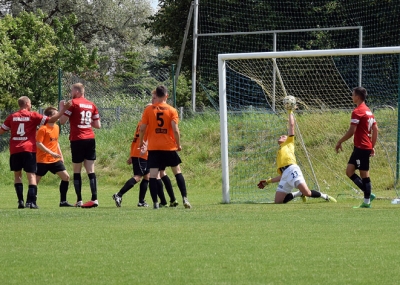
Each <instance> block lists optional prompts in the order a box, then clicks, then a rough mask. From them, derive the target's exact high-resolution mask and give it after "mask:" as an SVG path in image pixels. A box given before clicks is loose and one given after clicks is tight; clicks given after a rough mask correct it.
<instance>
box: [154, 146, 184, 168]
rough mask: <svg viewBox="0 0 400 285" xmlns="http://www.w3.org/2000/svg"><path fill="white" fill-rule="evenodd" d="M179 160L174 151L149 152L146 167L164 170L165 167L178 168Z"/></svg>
mask: <svg viewBox="0 0 400 285" xmlns="http://www.w3.org/2000/svg"><path fill="white" fill-rule="evenodd" d="M181 162H182V161H181V158H180V157H179V155H178V153H177V152H176V151H175V150H172V151H171V150H149V156H148V158H147V167H148V168H149V169H150V168H158V169H163V170H164V169H165V168H166V167H167V166H172V167H174V166H178V165H179V164H180V163H181Z"/></svg>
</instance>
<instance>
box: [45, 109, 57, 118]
mask: <svg viewBox="0 0 400 285" xmlns="http://www.w3.org/2000/svg"><path fill="white" fill-rule="evenodd" d="M56 112H57V109H56V108H54V107H47V108H46V109H45V110H44V112H43V114H45V115H46V116H47V117H51V116H53V115H54V114H55V113H56Z"/></svg>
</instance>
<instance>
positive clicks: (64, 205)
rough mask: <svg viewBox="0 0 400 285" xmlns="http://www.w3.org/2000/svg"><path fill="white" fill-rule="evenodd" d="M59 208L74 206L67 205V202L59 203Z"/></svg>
mask: <svg viewBox="0 0 400 285" xmlns="http://www.w3.org/2000/svg"><path fill="white" fill-rule="evenodd" d="M60 207H74V205H72V204H70V203H68V201H62V202H60Z"/></svg>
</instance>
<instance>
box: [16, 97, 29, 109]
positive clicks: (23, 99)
mask: <svg viewBox="0 0 400 285" xmlns="http://www.w3.org/2000/svg"><path fill="white" fill-rule="evenodd" d="M29 102H31V99H29V98H28V97H27V96H22V97H19V98H18V106H19V107H20V108H23V107H25V106H26V104H27V103H29Z"/></svg>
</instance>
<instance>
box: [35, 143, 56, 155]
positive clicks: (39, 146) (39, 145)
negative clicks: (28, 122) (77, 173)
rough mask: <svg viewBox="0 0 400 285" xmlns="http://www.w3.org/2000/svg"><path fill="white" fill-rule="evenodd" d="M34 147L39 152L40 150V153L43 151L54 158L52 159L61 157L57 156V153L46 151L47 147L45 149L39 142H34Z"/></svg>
mask: <svg viewBox="0 0 400 285" xmlns="http://www.w3.org/2000/svg"><path fill="white" fill-rule="evenodd" d="M36 146H37V147H38V148H39V149H40V150H42V151H44V152H46V153H48V154H50V155H51V156H52V157H54V158H61V155H59V154H58V153H55V152H52V151H51V150H50V149H48V148H47V147H45V146H44V144H43V143H41V142H36Z"/></svg>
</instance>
